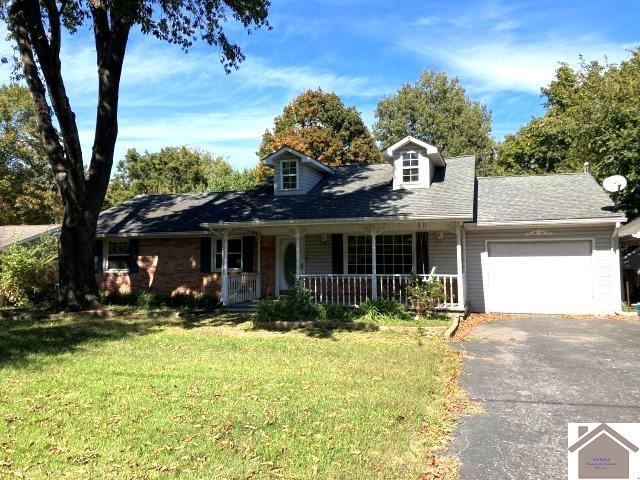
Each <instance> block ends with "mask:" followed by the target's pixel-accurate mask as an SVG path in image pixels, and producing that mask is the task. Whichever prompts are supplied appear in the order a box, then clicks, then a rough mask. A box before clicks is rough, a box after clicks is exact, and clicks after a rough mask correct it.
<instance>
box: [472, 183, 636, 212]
mask: <svg viewBox="0 0 640 480" xmlns="http://www.w3.org/2000/svg"><path fill="white" fill-rule="evenodd" d="M622 217H624V214H623V213H621V212H616V211H615V210H614V205H613V202H612V201H611V198H610V197H609V195H607V194H606V193H605V191H604V190H603V189H602V187H601V186H600V185H599V184H598V183H597V182H596V181H595V180H594V178H593V177H592V176H591V175H589V174H588V173H576V174H555V175H538V176H521V177H479V178H478V199H477V217H476V220H477V222H478V223H479V224H480V223H484V222H517V221H527V222H529V221H540V220H569V219H571V220H574V219H607V218H622Z"/></svg>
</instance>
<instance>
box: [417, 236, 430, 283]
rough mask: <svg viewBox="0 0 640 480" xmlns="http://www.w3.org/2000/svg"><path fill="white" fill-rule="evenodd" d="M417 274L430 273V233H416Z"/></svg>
mask: <svg viewBox="0 0 640 480" xmlns="http://www.w3.org/2000/svg"><path fill="white" fill-rule="evenodd" d="M416 273H418V274H428V273H429V233H428V232H416Z"/></svg>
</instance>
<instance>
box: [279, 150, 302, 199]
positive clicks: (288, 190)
mask: <svg viewBox="0 0 640 480" xmlns="http://www.w3.org/2000/svg"><path fill="white" fill-rule="evenodd" d="M291 162H293V163H295V165H296V173H295V174H291V173H287V174H286V175H285V174H284V173H283V172H282V168H283V165H284V164H285V163H291ZM285 176H286V177H287V178H291V177H294V178H295V179H296V186H295V187H293V188H284V177H285ZM299 188H300V160H299V159H297V158H296V159H288V158H285V159H284V160H282V161H281V162H280V191H281V192H293V191H295V190H298V189H299Z"/></svg>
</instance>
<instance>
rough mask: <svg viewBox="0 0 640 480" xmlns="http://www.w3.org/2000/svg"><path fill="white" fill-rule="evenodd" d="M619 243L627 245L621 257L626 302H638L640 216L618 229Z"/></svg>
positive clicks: (639, 299) (639, 287) (639, 288)
mask: <svg viewBox="0 0 640 480" xmlns="http://www.w3.org/2000/svg"><path fill="white" fill-rule="evenodd" d="M619 237H620V243H621V244H622V245H624V246H627V247H628V251H627V252H626V253H625V254H624V255H623V257H622V283H623V294H624V298H625V299H626V301H627V303H629V304H631V303H634V302H640V246H638V245H640V218H636V219H635V220H633V221H632V222H629V223H628V224H626V225H624V226H623V227H622V228H620V231H619Z"/></svg>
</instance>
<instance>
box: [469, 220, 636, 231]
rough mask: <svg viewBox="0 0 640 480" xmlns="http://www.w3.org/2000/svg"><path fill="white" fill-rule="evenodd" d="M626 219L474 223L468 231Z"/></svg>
mask: <svg viewBox="0 0 640 480" xmlns="http://www.w3.org/2000/svg"><path fill="white" fill-rule="evenodd" d="M626 220H627V219H626V218H625V217H610V218H567V219H562V220H512V221H508V222H473V223H466V224H465V225H464V228H465V229H466V230H486V229H490V228H518V227H545V226H547V227H549V226H590V225H610V224H617V225H619V224H620V223H621V222H625V221H626Z"/></svg>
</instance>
